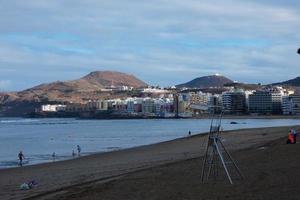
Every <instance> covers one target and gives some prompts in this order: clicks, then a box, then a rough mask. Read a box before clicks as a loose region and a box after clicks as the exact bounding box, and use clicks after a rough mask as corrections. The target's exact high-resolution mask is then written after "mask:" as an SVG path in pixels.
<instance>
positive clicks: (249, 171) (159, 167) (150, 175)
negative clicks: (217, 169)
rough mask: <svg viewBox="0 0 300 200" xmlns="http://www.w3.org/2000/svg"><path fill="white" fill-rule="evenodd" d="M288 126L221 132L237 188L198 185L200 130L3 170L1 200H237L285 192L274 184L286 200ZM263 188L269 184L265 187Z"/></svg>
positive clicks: (290, 157) (293, 151)
mask: <svg viewBox="0 0 300 200" xmlns="http://www.w3.org/2000/svg"><path fill="white" fill-rule="evenodd" d="M299 127H300V126H298V127H297V128H299ZM290 128H291V127H290V126H288V127H272V128H256V129H242V130H234V131H227V132H224V133H222V140H223V143H224V145H225V146H226V148H227V149H228V150H229V151H230V152H232V154H233V156H234V158H236V160H237V162H238V163H239V164H240V168H241V170H242V171H243V173H244V174H245V177H246V179H245V180H243V181H242V182H238V184H236V185H235V186H236V187H235V186H231V185H229V183H228V182H226V180H224V181H221V182H218V183H217V184H213V183H207V184H204V185H203V184H202V183H201V181H200V175H201V167H202V160H201V156H203V154H204V149H205V146H206V139H207V137H205V135H203V134H202V135H192V136H189V137H185V138H180V139H175V140H171V141H167V142H162V143H157V144H153V145H146V146H141V147H135V148H130V149H125V150H120V151H114V152H107V153H99V154H94V155H90V156H84V157H80V158H77V159H73V160H66V161H59V162H52V163H45V164H39V165H32V166H25V167H19V168H10V169H2V170H0V197H1V200H2V199H3V200H6V199H167V198H169V199H220V198H221V199H223V198H227V199H242V197H243V196H241V195H243V193H245V195H246V196H245V199H268V198H266V197H274V198H269V199H276V198H277V197H278V199H282V198H279V197H284V196H280V195H276V192H277V193H278V191H279V189H281V190H280V191H285V192H286V193H287V194H285V193H284V194H282V195H290V196H289V197H290V198H287V199H293V197H299V192H298V194H297V192H296V191H293V189H294V187H296V186H297V184H299V181H298V180H297V177H298V176H297V175H298V171H299V170H298V169H296V167H295V168H294V166H297V164H298V163H299V155H297V150H299V145H298V144H296V145H285V141H286V136H287V133H288V131H289V129H290ZM298 166H299V165H298ZM288 170H290V171H291V173H288ZM289 178H291V180H290V179H289ZM30 180H35V181H37V182H38V186H37V187H35V188H33V189H31V190H27V191H21V190H20V189H19V186H20V185H21V184H22V183H24V182H28V181H30ZM268 181H269V182H268ZM273 182H274V183H273ZM281 182H282V185H278V184H281ZM269 183H270V184H271V185H269ZM277 183H278V184H277ZM287 184H290V185H287ZM260 186H261V187H260ZM283 186H284V187H283ZM289 186H290V187H289ZM263 188H269V189H268V190H266V191H267V192H265V191H264V190H263ZM292 191H293V192H292ZM273 192H274V195H273V196H272V195H271V194H273ZM226 195H227V196H226ZM251 195H252V196H251ZM268 195H271V196H268ZM292 195H294V196H292ZM297 195H298V196H297ZM202 197H203V198H202ZM222 197H223V198H222ZM264 197H265V198H264ZM294 199H299V198H294Z"/></svg>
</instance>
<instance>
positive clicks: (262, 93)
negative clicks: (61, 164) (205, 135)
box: [41, 87, 300, 117]
mask: <svg viewBox="0 0 300 200" xmlns="http://www.w3.org/2000/svg"><path fill="white" fill-rule="evenodd" d="M41 111H42V112H91V111H114V112H115V113H119V114H124V115H126V114H127V115H142V116H155V117H174V116H175V117H176V116H178V117H192V116H201V115H203V114H209V113H218V112H221V111H222V112H223V113H224V114H257V115H271V114H276V115H278V114H284V115H300V93H293V92H292V91H288V90H284V89H282V88H280V87H277V88H271V89H264V90H257V91H250V90H248V91H244V90H236V89H232V90H229V91H226V92H223V93H222V94H211V93H203V92H186V93H174V94H172V93H167V92H166V93H164V94H163V93H162V94H161V95H160V97H159V98H150V97H146V98H138V97H134V98H125V99H109V100H97V101H88V102H86V103H85V104H77V103H69V104H66V105H43V106H42V108H41Z"/></svg>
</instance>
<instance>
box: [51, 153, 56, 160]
mask: <svg viewBox="0 0 300 200" xmlns="http://www.w3.org/2000/svg"><path fill="white" fill-rule="evenodd" d="M55 158H56V154H55V152H53V153H52V159H53V161H55Z"/></svg>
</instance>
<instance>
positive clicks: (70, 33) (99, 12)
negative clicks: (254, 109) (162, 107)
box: [0, 0, 300, 91]
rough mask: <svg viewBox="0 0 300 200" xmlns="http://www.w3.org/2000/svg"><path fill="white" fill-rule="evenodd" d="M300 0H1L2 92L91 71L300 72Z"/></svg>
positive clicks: (253, 77) (245, 78) (280, 76)
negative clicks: (298, 51) (298, 52)
mask: <svg viewBox="0 0 300 200" xmlns="http://www.w3.org/2000/svg"><path fill="white" fill-rule="evenodd" d="M299 29H300V1H299V0H251V1H250V0H205V1H204V0H184V1H183V0H151V1H148V0H109V1H108V0H26V1H20V0H9V1H7V0H0V91H18V90H23V89H26V88H30V87H32V86H35V85H37V84H41V83H47V82H52V81H57V80H74V79H78V78H80V77H82V76H84V75H86V74H88V73H89V72H91V71H98V70H99V71H100V70H113V71H120V72H125V73H129V74H133V75H135V76H136V77H138V78H139V79H141V80H143V81H145V82H146V83H148V84H150V85H160V86H172V85H175V84H179V83H183V82H186V81H189V80H191V79H193V78H196V77H200V76H206V75H212V74H216V73H219V74H222V75H224V76H226V77H228V78H230V79H232V80H234V81H239V82H246V83H272V82H278V81H284V80H288V79H292V78H295V77H297V76H300V73H299V72H300V68H299V65H300V55H298V54H297V53H296V51H297V49H298V48H300V30H299Z"/></svg>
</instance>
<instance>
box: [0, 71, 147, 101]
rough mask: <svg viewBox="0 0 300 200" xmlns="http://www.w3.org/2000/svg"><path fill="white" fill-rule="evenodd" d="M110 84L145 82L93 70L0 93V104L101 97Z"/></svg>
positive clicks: (137, 85) (113, 72)
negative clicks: (61, 79)
mask: <svg viewBox="0 0 300 200" xmlns="http://www.w3.org/2000/svg"><path fill="white" fill-rule="evenodd" d="M111 86H129V87H134V88H140V87H146V86H147V84H146V83H145V82H143V81H141V80H139V79H137V78H136V77H135V76H133V75H129V74H125V73H121V72H115V71H95V72H91V73H89V74H88V75H86V76H84V77H82V78H80V79H77V80H72V81H56V82H52V83H45V84H41V85H38V86H35V87H33V88H29V89H26V90H23V91H20V92H17V93H6V94H0V104H1V103H2V104H5V103H9V102H12V101H13V102H24V101H27V102H48V101H72V102H81V101H83V100H86V99H89V98H101V97H104V95H107V94H104V93H102V92H101V89H104V88H107V87H111Z"/></svg>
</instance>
